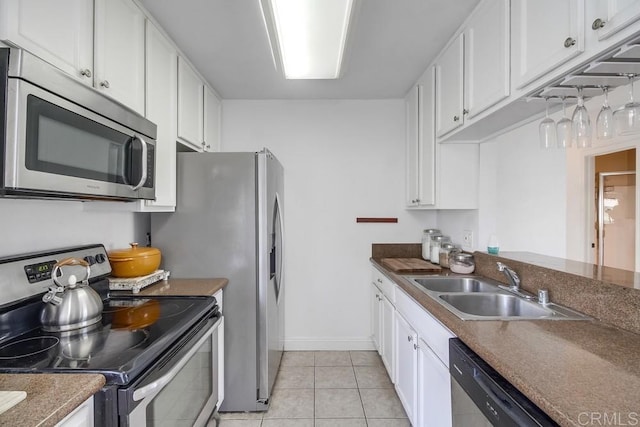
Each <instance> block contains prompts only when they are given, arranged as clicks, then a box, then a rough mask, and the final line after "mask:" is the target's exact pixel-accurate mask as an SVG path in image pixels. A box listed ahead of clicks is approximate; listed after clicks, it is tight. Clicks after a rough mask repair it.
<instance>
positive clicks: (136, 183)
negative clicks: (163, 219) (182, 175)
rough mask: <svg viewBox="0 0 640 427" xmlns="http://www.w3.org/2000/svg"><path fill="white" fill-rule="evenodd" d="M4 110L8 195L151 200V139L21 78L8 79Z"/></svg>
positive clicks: (152, 157) (152, 184)
mask: <svg viewBox="0 0 640 427" xmlns="http://www.w3.org/2000/svg"><path fill="white" fill-rule="evenodd" d="M118 108H120V106H119V105H118V104H116V103H113V109H114V111H117V110H118ZM7 111H8V112H9V113H8V116H7V129H6V138H5V145H6V146H5V155H4V162H3V166H4V188H5V190H6V191H7V192H8V193H9V194H12V192H13V193H16V194H19V193H33V194H34V195H39V194H40V195H48V196H55V195H59V196H70V195H78V196H81V197H82V196H84V197H91V196H94V197H106V198H116V199H153V198H155V190H154V167H155V165H154V163H155V141H153V140H152V139H149V138H147V137H143V136H140V135H136V134H135V132H134V131H133V130H131V129H128V128H126V127H124V126H121V125H120V124H118V123H116V122H114V121H112V120H109V119H107V118H105V117H103V116H101V115H98V114H95V113H94V112H92V111H90V110H88V109H86V108H84V107H81V106H79V105H77V104H74V103H72V102H69V101H67V100H66V99H64V98H61V97H59V96H57V95H54V94H52V93H51V92H48V91H45V90H43V89H41V88H39V87H37V86H35V85H32V84H30V83H28V82H26V81H24V80H20V79H14V78H10V79H8V109H7Z"/></svg>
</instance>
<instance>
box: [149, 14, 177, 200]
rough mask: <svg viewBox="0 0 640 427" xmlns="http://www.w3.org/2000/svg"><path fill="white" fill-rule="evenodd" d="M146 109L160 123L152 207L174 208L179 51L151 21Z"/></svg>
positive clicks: (154, 120)
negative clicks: (154, 193) (154, 194)
mask: <svg viewBox="0 0 640 427" xmlns="http://www.w3.org/2000/svg"><path fill="white" fill-rule="evenodd" d="M146 40H147V48H146V55H145V61H146V69H147V78H146V91H145V92H146V112H147V118H148V119H149V120H151V121H152V122H154V123H156V124H157V126H158V135H157V139H156V170H157V171H158V173H156V176H155V179H156V182H155V184H156V200H155V201H145V205H146V207H147V208H149V210H160V209H162V210H169V211H172V210H175V205H176V132H177V130H176V128H177V126H178V111H177V107H178V53H177V51H176V49H175V48H174V47H173V44H172V43H171V42H170V41H169V40H167V39H166V38H165V37H164V36H163V35H162V34H161V33H160V31H159V30H158V29H157V28H156V27H155V26H154V25H153V24H152V23H151V22H149V21H147V30H146Z"/></svg>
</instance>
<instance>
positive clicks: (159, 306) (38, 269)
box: [0, 245, 221, 426]
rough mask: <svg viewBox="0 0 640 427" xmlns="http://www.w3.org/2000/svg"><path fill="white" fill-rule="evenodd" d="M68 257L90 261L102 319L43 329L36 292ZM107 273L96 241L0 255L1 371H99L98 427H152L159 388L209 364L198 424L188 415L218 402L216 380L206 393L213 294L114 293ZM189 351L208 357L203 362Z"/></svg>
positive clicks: (210, 373)
mask: <svg viewBox="0 0 640 427" xmlns="http://www.w3.org/2000/svg"><path fill="white" fill-rule="evenodd" d="M67 257H76V258H83V259H85V260H86V261H88V262H89V263H90V264H92V265H91V275H90V279H89V280H90V286H91V287H92V288H93V289H94V290H96V291H97V292H98V294H99V295H100V296H101V297H102V300H103V305H104V308H103V311H102V320H101V321H100V322H98V323H96V324H93V325H90V326H87V327H85V328H81V329H75V330H71V331H65V332H48V331H44V330H43V329H42V328H41V327H40V312H41V311H42V309H43V308H44V304H45V303H44V302H42V294H43V292H45V291H46V290H47V289H48V287H49V286H52V285H53V282H52V280H51V271H52V270H53V266H54V265H55V263H56V262H58V261H60V260H61V259H64V258H67ZM110 272H111V267H110V265H109V262H108V258H107V254H106V251H105V249H104V247H103V246H102V245H90V246H83V247H76V248H67V249H61V250H55V251H47V252H40V253H34V254H27V255H19V256H14V257H8V258H3V259H0V303H1V304H2V306H1V307H0V372H3V373H34V372H36V373H84V372H86V373H99V374H102V375H104V376H105V378H106V385H105V387H104V388H103V389H102V390H101V391H100V392H99V393H98V394H97V395H96V396H95V400H94V406H95V423H96V425H99V426H100V425H105V426H115V425H137V424H138V422H137V421H136V420H143V421H144V423H145V424H146V425H153V424H154V423H153V419H161V418H165V421H166V417H167V415H166V414H160V413H158V412H159V411H160V412H161V410H162V408H161V406H162V405H158V404H157V402H156V400H158V399H159V398H158V396H156V394H157V392H158V391H160V389H162V388H166V390H167V391H165V394H166V393H168V392H170V391H171V390H170V388H167V387H165V386H167V385H168V384H170V383H172V382H173V383H174V384H178V381H177V380H176V381H172V380H173V378H174V377H175V376H176V375H177V374H179V372H178V371H180V370H183V369H182V368H183V367H184V366H187V365H188V364H189V363H190V364H191V365H194V366H196V365H197V366H200V367H201V366H205V367H207V366H208V368H206V370H205V375H204V376H205V379H209V377H211V378H210V379H211V381H205V383H206V384H205V387H203V389H208V390H207V392H206V393H200V394H199V396H197V397H195V398H194V399H195V400H199V401H201V403H202V405H201V406H202V407H201V408H197V409H200V412H197V411H196V412H194V413H195V414H196V415H197V416H198V417H199V418H200V421H198V422H197V423H196V420H195V419H194V420H190V421H192V422H194V423H196V424H199V423H200V424H201V423H202V421H203V420H205V421H206V419H208V418H209V416H210V415H211V413H212V412H213V410H214V409H215V405H216V403H217V384H216V387H215V388H216V392H215V393H213V392H212V390H211V389H212V388H213V387H212V385H213V382H214V380H215V379H216V378H217V368H218V366H217V354H215V355H214V354H213V353H216V352H217V345H218V343H217V335H216V334H217V326H218V325H219V324H220V323H221V314H220V313H219V311H218V306H217V302H216V300H215V298H213V297H153V298H146V297H139V296H136V295H135V294H129V295H123V293H122V292H118V295H117V296H115V295H112V294H111V293H110V291H109V287H108V280H107V278H106V277H107V276H108V275H109V273H110ZM214 341H215V342H214ZM203 345H204V346H205V348H204V349H203V348H202V346H203ZM195 350H199V353H203V354H207V355H208V357H207V360H205V362H204V364H203V361H201V360H196V358H198V357H201V356H202V355H200V354H197V353H196V352H195ZM212 358H216V360H215V361H212V360H211V359H212ZM214 364H215V366H213V365H214ZM178 367H180V369H177V368H178ZM214 371H215V372H214ZM207 384H208V385H209V387H206V385H207ZM172 387H173V388H174V389H175V388H176V386H175V385H172ZM184 392H185V391H184V390H183V391H180V392H179V393H176V392H175V390H174V391H173V393H175V394H183V393H184ZM192 400H193V399H192ZM154 402H155V403H156V404H154ZM212 404H213V406H212ZM154 411H155V412H154ZM176 421H181V419H180V420H176Z"/></svg>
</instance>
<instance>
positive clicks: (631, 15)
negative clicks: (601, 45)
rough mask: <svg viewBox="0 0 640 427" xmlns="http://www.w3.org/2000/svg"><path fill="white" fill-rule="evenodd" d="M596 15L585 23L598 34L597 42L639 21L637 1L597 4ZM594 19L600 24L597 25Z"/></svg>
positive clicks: (639, 11) (638, 3)
mask: <svg viewBox="0 0 640 427" xmlns="http://www.w3.org/2000/svg"><path fill="white" fill-rule="evenodd" d="M597 5H598V7H599V8H600V10H599V11H598V15H597V16H594V17H593V19H592V20H589V21H587V24H588V25H591V26H592V27H591V28H592V29H593V30H595V31H597V32H598V40H606V39H607V38H609V37H610V36H612V35H614V34H615V33H617V32H618V31H620V30H623V29H624V28H626V27H628V26H629V25H630V24H632V23H633V22H635V21H637V20H638V19H640V2H639V1H638V0H607V1H599V2H597ZM596 19H600V21H601V22H602V23H601V24H600V25H598V23H597V22H595V21H596Z"/></svg>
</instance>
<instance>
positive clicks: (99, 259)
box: [96, 254, 107, 264]
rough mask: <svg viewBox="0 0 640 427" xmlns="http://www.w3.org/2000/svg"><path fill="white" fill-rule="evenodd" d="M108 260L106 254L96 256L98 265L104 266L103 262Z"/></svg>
mask: <svg viewBox="0 0 640 427" xmlns="http://www.w3.org/2000/svg"><path fill="white" fill-rule="evenodd" d="M106 260H107V258H106V257H105V256H104V254H98V255H96V262H97V263H98V264H102V263H103V262H105V261H106Z"/></svg>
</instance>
